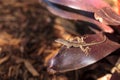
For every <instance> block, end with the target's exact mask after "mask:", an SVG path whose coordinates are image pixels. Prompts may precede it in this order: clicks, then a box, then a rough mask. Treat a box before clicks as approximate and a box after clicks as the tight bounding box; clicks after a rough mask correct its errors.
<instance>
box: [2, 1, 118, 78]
mask: <svg viewBox="0 0 120 80" xmlns="http://www.w3.org/2000/svg"><path fill="white" fill-rule="evenodd" d="M105 1H107V2H108V3H109V4H110V5H111V6H112V7H113V8H114V10H115V11H116V12H117V13H118V3H117V0H105ZM46 6H47V5H46V4H45V3H44V0H43V1H42V0H0V80H80V79H81V80H97V79H98V78H100V77H102V76H104V75H105V74H109V72H110V69H111V67H113V65H112V64H109V61H108V60H107V59H105V60H103V62H99V63H97V64H95V65H94V66H92V67H90V66H89V67H88V68H84V69H81V70H76V71H71V72H66V73H59V74H54V75H53V74H49V73H48V72H47V70H46V67H45V63H46V61H47V60H48V59H49V58H50V57H51V56H53V55H54V54H56V53H57V52H58V50H59V49H60V46H61V45H60V44H57V43H55V42H54V40H55V39H57V38H64V39H68V38H70V37H73V36H75V35H74V34H76V33H79V30H82V32H80V33H81V34H84V33H85V31H86V30H84V29H83V28H82V27H78V26H82V25H83V24H82V22H76V21H70V20H66V19H62V18H60V17H58V16H54V15H53V14H51V13H50V12H49V11H48V10H47V9H46ZM84 25H85V24H84ZM113 56H114V57H116V55H112V57H113ZM110 57H111V56H110ZM110 59H111V58H110ZM101 64H102V66H100V65H101ZM98 66H99V67H98ZM99 69H100V70H99ZM99 80H103V79H99Z"/></svg>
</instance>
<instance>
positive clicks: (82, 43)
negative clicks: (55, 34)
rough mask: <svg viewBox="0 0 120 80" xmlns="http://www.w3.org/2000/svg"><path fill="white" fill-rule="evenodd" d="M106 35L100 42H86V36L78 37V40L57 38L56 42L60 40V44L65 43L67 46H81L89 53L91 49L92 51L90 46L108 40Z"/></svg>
mask: <svg viewBox="0 0 120 80" xmlns="http://www.w3.org/2000/svg"><path fill="white" fill-rule="evenodd" d="M106 39H107V38H106V36H104V39H103V40H102V41H99V42H91V43H86V42H85V41H84V37H81V38H79V37H77V41H73V40H72V41H69V40H64V39H56V40H55V42H58V43H60V44H63V45H65V46H67V48H70V47H80V49H81V50H82V51H83V52H84V53H85V54H88V53H89V51H90V48H89V46H92V45H97V44H101V43H103V42H105V41H106Z"/></svg>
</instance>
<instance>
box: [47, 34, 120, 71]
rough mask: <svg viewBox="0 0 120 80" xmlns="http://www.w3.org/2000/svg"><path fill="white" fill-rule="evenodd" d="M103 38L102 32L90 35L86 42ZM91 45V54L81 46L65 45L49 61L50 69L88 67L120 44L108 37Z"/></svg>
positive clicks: (69, 69)
mask: <svg viewBox="0 0 120 80" xmlns="http://www.w3.org/2000/svg"><path fill="white" fill-rule="evenodd" d="M102 39H103V35H101V34H97V35H96V34H95V35H88V37H87V38H86V42H87V43H90V42H92V41H94V42H97V41H98V42H99V41H101V40H102ZM89 47H90V48H91V50H90V52H89V54H88V55H86V54H85V53H84V52H83V51H81V49H80V48H79V47H77V48H75V47H71V48H67V47H66V46H63V47H62V48H61V49H60V51H59V52H58V53H57V54H56V55H55V56H54V57H52V58H51V59H50V61H49V62H48V70H49V71H50V72H66V71H71V70H76V69H80V68H83V67H86V66H88V65H90V64H93V63H95V62H97V61H98V60H100V59H102V58H104V57H105V56H107V55H109V54H110V53H112V52H113V51H115V50H116V49H118V48H119V47H120V45H119V44H118V43H116V42H113V41H111V40H109V39H107V40H106V41H105V42H103V43H101V44H97V45H92V46H89Z"/></svg>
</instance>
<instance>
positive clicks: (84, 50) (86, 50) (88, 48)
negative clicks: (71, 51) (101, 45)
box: [80, 46, 91, 55]
mask: <svg viewBox="0 0 120 80" xmlns="http://www.w3.org/2000/svg"><path fill="white" fill-rule="evenodd" d="M80 49H81V50H82V51H83V52H84V53H85V54H86V55H88V54H89V52H90V50H91V48H90V47H88V46H87V47H83V46H80Z"/></svg>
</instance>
